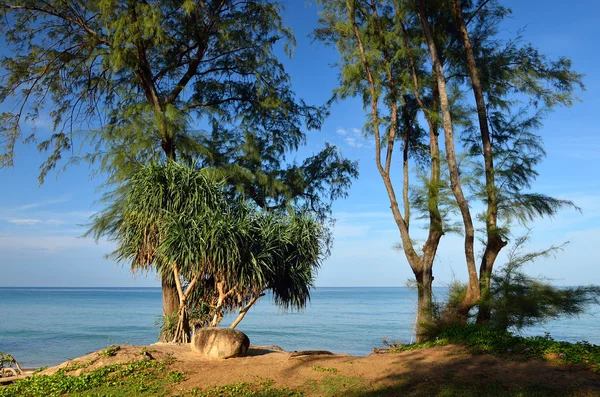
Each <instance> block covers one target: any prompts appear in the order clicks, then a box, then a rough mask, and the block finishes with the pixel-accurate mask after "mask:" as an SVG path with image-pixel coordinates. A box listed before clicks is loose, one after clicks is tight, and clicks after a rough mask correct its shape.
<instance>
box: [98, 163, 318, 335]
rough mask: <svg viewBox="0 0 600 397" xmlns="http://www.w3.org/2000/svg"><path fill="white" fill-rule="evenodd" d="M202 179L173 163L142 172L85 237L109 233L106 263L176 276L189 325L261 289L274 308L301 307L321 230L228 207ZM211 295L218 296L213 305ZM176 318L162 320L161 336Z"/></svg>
mask: <svg viewBox="0 0 600 397" xmlns="http://www.w3.org/2000/svg"><path fill="white" fill-rule="evenodd" d="M209 175H210V174H209V173H207V172H206V170H203V171H196V170H194V169H191V168H189V167H186V166H183V165H178V164H177V163H175V162H169V163H168V164H167V165H165V166H162V165H151V166H148V167H144V168H142V169H141V170H140V171H138V172H137V173H136V174H134V176H133V177H132V178H131V180H130V182H129V183H128V185H127V188H126V189H124V190H123V191H122V192H123V195H121V196H119V197H118V198H117V199H118V201H115V202H114V204H113V206H112V207H109V208H108V209H107V210H105V211H104V212H103V213H101V214H99V215H98V216H97V217H96V219H95V220H94V226H93V228H92V229H91V232H92V233H95V236H96V237H98V236H100V235H101V234H102V233H106V230H111V235H110V237H111V238H112V239H113V240H114V241H116V243H117V249H116V250H115V252H114V253H113V254H112V255H113V257H114V258H115V259H116V260H117V261H120V262H125V263H131V264H132V268H133V269H142V270H148V269H156V270H158V272H159V273H160V274H161V275H163V276H164V277H175V276H176V274H177V275H179V276H181V277H182V281H183V284H182V289H185V290H186V292H185V294H186V296H187V297H189V301H188V302H189V309H186V310H187V311H188V315H192V316H194V317H193V322H194V323H195V324H196V325H197V326H203V325H206V324H207V322H208V321H209V320H212V319H213V318H214V316H215V315H216V316H221V317H222V314H223V312H224V311H225V312H227V311H232V310H234V309H242V308H244V306H245V305H246V304H247V303H248V302H251V301H255V299H258V297H260V296H261V295H262V294H263V292H264V291H267V290H268V291H270V292H271V293H272V296H273V299H274V301H275V303H276V304H277V305H279V306H282V307H284V308H289V307H294V308H298V309H299V308H302V307H303V306H304V305H305V304H306V302H307V300H308V299H309V297H310V288H311V287H312V286H313V283H314V278H315V273H316V269H317V268H318V267H319V265H320V261H321V258H322V255H323V254H324V251H325V243H324V228H323V226H322V225H321V224H320V223H318V222H317V221H315V219H314V217H312V216H310V215H308V214H303V213H298V214H296V213H294V212H293V211H291V210H290V211H289V212H286V211H283V210H282V211H275V210H271V211H263V210H261V209H260V208H257V207H256V206H255V205H254V204H252V203H251V202H249V201H244V200H242V198H241V197H238V198H237V199H235V200H233V199H231V196H230V195H229V193H228V191H227V190H226V185H225V184H224V183H222V182H219V181H215V180H213V179H212V178H211V177H209ZM192 280H195V281H194V284H193V287H192V288H186V287H189V285H191V282H192ZM219 288H220V290H219ZM219 294H226V296H225V297H224V300H223V299H222V300H221V301H220V303H219V298H220V295H219ZM179 318H180V317H175V318H174V319H173V320H171V319H170V318H169V320H168V321H164V322H163V328H164V330H166V331H168V330H172V329H173V323H174V322H176V321H178V320H179Z"/></svg>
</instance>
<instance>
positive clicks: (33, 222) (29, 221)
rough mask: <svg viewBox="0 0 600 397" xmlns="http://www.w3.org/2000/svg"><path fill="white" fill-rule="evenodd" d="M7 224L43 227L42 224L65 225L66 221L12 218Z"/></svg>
mask: <svg viewBox="0 0 600 397" xmlns="http://www.w3.org/2000/svg"><path fill="white" fill-rule="evenodd" d="M6 222H8V223H12V224H14V225H19V226H33V225H41V224H45V225H55V226H58V225H64V224H65V221H61V220H60V219H48V220H41V219H33V218H10V219H7V220H6Z"/></svg>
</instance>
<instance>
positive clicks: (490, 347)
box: [397, 324, 600, 372]
mask: <svg viewBox="0 0 600 397" xmlns="http://www.w3.org/2000/svg"><path fill="white" fill-rule="evenodd" d="M450 343H458V344H465V345H466V346H469V347H472V348H474V349H476V351H479V352H483V353H492V354H499V355H502V356H503V357H505V358H511V357H515V358H544V357H546V356H547V355H554V356H555V357H556V358H558V359H559V360H561V361H563V362H565V363H573V364H581V365H584V366H587V367H589V368H590V369H591V370H593V371H596V372H598V371H600V346H597V345H593V344H590V343H588V342H586V341H582V342H577V343H571V342H562V341H555V340H554V339H552V337H551V336H550V334H546V335H545V336H533V337H523V336H518V335H515V334H512V333H510V332H508V331H504V330H497V329H493V328H490V327H489V326H482V325H477V324H467V325H460V324H452V325H447V326H446V327H444V328H442V329H441V330H439V331H438V335H437V339H436V340H435V341H430V342H424V343H419V344H413V345H404V346H401V347H399V348H398V349H397V351H398V352H401V351H405V350H415V349H420V348H428V347H434V346H442V345H446V344H450Z"/></svg>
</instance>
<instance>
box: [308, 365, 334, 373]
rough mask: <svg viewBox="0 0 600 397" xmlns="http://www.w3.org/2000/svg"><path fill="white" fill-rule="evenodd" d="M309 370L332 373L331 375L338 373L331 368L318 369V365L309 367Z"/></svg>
mask: <svg viewBox="0 0 600 397" xmlns="http://www.w3.org/2000/svg"><path fill="white" fill-rule="evenodd" d="M311 369H312V370H313V371H317V372H329V373H332V374H335V373H336V372H337V371H338V370H337V368H331V367H320V366H318V365H313V366H312V367H311Z"/></svg>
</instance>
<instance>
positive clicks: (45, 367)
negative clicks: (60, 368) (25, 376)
mask: <svg viewBox="0 0 600 397" xmlns="http://www.w3.org/2000/svg"><path fill="white" fill-rule="evenodd" d="M47 369H48V366H44V367H39V368H38V369H36V370H35V371H34V372H33V374H34V375H37V374H39V373H40V372H42V371H45V370H47Z"/></svg>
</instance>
